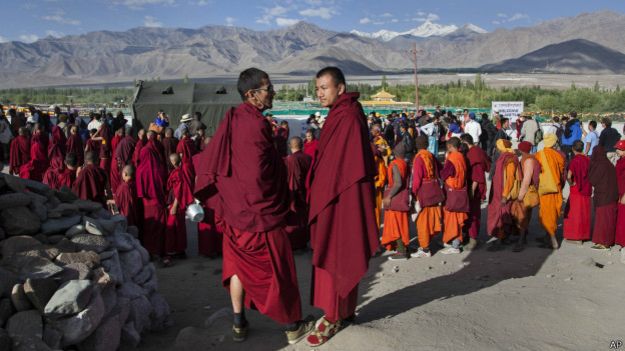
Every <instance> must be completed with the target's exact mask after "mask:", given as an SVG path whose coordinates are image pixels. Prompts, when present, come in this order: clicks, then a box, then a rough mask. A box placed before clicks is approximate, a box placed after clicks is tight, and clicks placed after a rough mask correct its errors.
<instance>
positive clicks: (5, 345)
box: [0, 328, 13, 351]
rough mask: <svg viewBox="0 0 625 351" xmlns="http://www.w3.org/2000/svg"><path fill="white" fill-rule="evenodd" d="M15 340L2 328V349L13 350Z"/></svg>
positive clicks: (0, 330) (3, 350)
mask: <svg viewBox="0 0 625 351" xmlns="http://www.w3.org/2000/svg"><path fill="white" fill-rule="evenodd" d="M12 344H13V340H11V337H10V336H9V333H7V331H6V330H4V329H1V328H0V350H2V351H11V346H12Z"/></svg>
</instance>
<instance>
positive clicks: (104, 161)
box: [96, 122, 112, 177]
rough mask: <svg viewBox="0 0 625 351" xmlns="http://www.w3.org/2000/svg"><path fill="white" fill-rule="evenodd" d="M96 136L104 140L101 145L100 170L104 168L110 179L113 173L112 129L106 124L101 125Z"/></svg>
mask: <svg viewBox="0 0 625 351" xmlns="http://www.w3.org/2000/svg"><path fill="white" fill-rule="evenodd" d="M96 136H99V137H101V138H102V143H101V145H100V155H99V156H100V168H102V169H103V170H104V171H105V172H106V175H107V177H108V175H109V174H110V173H111V139H112V137H111V129H110V128H109V126H108V124H106V122H103V123H102V124H101V125H100V130H98V133H97V134H96Z"/></svg>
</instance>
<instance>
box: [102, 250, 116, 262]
mask: <svg viewBox="0 0 625 351" xmlns="http://www.w3.org/2000/svg"><path fill="white" fill-rule="evenodd" d="M116 253H117V250H115V249H113V250H109V251H103V252H100V261H104V260H108V259H109V258H111V257H113V255H115V254H116Z"/></svg>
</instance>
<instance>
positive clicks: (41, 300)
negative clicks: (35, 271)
mask: <svg viewBox="0 0 625 351" xmlns="http://www.w3.org/2000/svg"><path fill="white" fill-rule="evenodd" d="M58 287H59V284H58V283H57V281H56V280H54V279H52V278H45V279H26V282H25V283H24V292H25V293H26V296H28V299H29V300H30V302H31V303H32V304H33V306H35V308H36V309H38V310H39V312H41V313H43V309H44V308H45V307H46V304H47V303H48V301H50V298H51V297H52V295H54V293H55V292H56V289H58Z"/></svg>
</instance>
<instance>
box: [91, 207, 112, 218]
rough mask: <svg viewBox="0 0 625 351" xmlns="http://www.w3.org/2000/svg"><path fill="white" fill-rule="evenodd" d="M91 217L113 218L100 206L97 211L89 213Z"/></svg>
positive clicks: (109, 212)
mask: <svg viewBox="0 0 625 351" xmlns="http://www.w3.org/2000/svg"><path fill="white" fill-rule="evenodd" d="M91 215H92V216H94V217H95V218H98V219H111V217H112V216H113V215H112V214H111V211H109V210H108V209H105V208H104V207H102V206H100V209H99V210H97V211H93V212H91Z"/></svg>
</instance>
